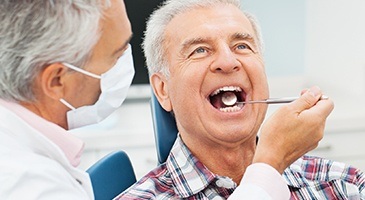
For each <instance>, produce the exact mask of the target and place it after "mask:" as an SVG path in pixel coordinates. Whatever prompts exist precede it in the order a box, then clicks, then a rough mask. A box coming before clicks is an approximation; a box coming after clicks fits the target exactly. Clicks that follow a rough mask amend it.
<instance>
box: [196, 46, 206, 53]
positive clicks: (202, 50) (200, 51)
mask: <svg viewBox="0 0 365 200" xmlns="http://www.w3.org/2000/svg"><path fill="white" fill-rule="evenodd" d="M205 52H206V50H205V49H204V48H203V47H199V48H197V49H195V51H194V53H205Z"/></svg>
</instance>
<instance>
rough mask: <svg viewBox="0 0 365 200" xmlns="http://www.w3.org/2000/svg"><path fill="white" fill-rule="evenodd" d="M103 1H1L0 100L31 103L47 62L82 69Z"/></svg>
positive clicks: (97, 30)
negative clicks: (41, 72) (37, 81)
mask: <svg viewBox="0 0 365 200" xmlns="http://www.w3.org/2000/svg"><path fill="white" fill-rule="evenodd" d="M108 6H110V2H109V0H36V1H20V0H3V1H1V3H0V24H1V26H0V98H2V99H6V100H10V101H28V102H29V101H34V100H35V94H34V91H33V89H32V86H33V82H34V80H35V78H36V77H37V75H38V74H39V72H40V71H41V70H42V69H43V68H44V67H46V66H48V65H49V64H51V63H56V62H68V63H70V64H73V65H75V66H83V64H84V63H85V62H86V61H87V59H88V58H89V56H90V54H91V50H92V48H93V47H94V45H95V44H96V42H97V41H98V39H99V37H100V28H99V20H100V18H101V17H102V15H103V10H105V8H106V7H108Z"/></svg>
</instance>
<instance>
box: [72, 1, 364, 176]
mask: <svg viewBox="0 0 365 200" xmlns="http://www.w3.org/2000/svg"><path fill="white" fill-rule="evenodd" d="M241 1H242V8H243V10H245V11H247V12H249V13H251V14H253V15H254V16H256V17H257V19H258V21H259V23H260V25H261V29H262V34H263V38H264V42H265V53H264V56H265V62H266V69H267V76H268V79H269V85H270V93H271V97H284V96H297V95H299V94H300V91H301V90H302V89H304V88H308V87H310V86H312V85H318V86H320V87H321V89H322V90H323V91H324V92H325V94H326V95H327V96H329V97H330V98H332V99H333V100H334V102H335V110H334V111H333V112H332V114H331V116H330V117H329V118H328V120H327V126H326V129H325V137H324V138H323V140H322V141H321V143H320V145H319V146H318V147H317V149H315V150H314V151H312V152H310V154H312V155H318V156H322V157H326V158H330V159H334V160H337V161H342V162H345V163H348V164H351V165H354V166H356V167H359V168H361V169H362V170H365V145H364V143H365V106H364V104H363V102H364V97H365V56H364V54H365V23H364V22H365V12H364V11H363V10H364V8H365V1H363V0H351V1H348V0H297V1H292V0H277V1H266V0H241ZM161 2H162V0H125V3H126V7H127V12H128V15H129V17H130V20H131V23H132V27H133V32H134V38H133V40H132V42H131V43H132V46H133V54H134V62H135V68H136V77H135V79H134V81H133V85H132V87H131V89H130V91H129V94H128V98H127V100H126V101H125V102H124V104H123V105H122V106H121V107H120V109H119V110H117V111H116V112H115V113H114V114H113V115H111V116H110V117H109V118H107V119H106V120H105V121H103V122H101V123H100V124H97V125H93V126H89V127H85V128H81V129H77V130H74V131H72V132H73V134H76V135H77V136H79V137H80V138H82V139H83V140H84V141H85V143H86V146H85V154H84V156H83V157H82V161H81V165H80V168H83V169H87V168H88V167H89V166H90V165H91V164H93V163H94V162H95V161H96V160H98V159H100V158H101V157H102V156H104V155H106V154H108V153H110V152H111V151H114V150H117V149H122V150H124V151H126V152H127V154H128V155H129V156H130V158H131V161H132V164H133V166H134V168H135V172H136V176H137V179H138V178H140V177H142V176H143V175H144V174H146V173H147V172H148V171H150V170H151V169H153V168H154V167H156V165H157V155H156V150H155V142H154V136H153V127H152V120H151V114H150V107H149V99H150V94H151V90H150V86H149V83H148V74H147V70H146V68H145V64H144V57H143V54H142V52H141V48H140V43H141V41H142V35H143V31H144V29H145V21H146V19H147V18H148V16H149V14H150V13H151V12H152V11H153V9H154V8H155V7H156V6H157V5H159V4H160V3H161ZM278 107H279V106H278V105H275V106H273V105H271V106H270V107H269V111H268V114H267V115H271V113H272V112H274V111H275V110H276V109H277V108H278Z"/></svg>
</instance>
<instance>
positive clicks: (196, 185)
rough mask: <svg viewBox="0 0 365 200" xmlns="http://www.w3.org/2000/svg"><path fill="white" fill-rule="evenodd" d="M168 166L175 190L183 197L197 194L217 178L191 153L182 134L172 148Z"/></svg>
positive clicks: (167, 162)
mask: <svg viewBox="0 0 365 200" xmlns="http://www.w3.org/2000/svg"><path fill="white" fill-rule="evenodd" d="M166 166H167V169H168V170H169V171H170V172H171V179H172V181H173V182H174V184H175V186H176V187H175V192H176V194H178V195H179V196H180V197H181V198H187V197H189V196H193V195H195V194H197V193H198V192H200V191H202V190H204V189H205V188H206V187H207V186H208V185H209V184H211V183H212V182H213V181H214V180H216V178H217V176H216V175H215V174H213V173H212V172H211V171H209V170H208V169H207V168H206V167H205V166H204V165H203V163H201V162H200V161H199V160H198V159H197V158H196V157H195V156H194V155H192V154H191V152H190V151H189V149H188V148H187V146H186V145H185V144H184V142H183V141H182V140H181V138H180V135H178V137H177V139H176V141H175V144H174V146H173V147H172V149H171V152H170V155H169V157H168V159H167V161H166Z"/></svg>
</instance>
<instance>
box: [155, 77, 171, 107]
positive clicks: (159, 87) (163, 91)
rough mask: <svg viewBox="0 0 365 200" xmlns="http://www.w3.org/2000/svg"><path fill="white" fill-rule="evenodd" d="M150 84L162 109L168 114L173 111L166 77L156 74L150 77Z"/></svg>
mask: <svg viewBox="0 0 365 200" xmlns="http://www.w3.org/2000/svg"><path fill="white" fill-rule="evenodd" d="M150 84H151V87H152V89H153V92H154V93H155V95H156V98H157V100H158V102H160V104H161V106H162V108H163V109H165V110H166V111H167V112H170V111H172V105H171V101H170V97H169V92H168V87H167V86H168V85H167V79H166V77H165V76H164V75H162V74H161V73H154V74H152V75H151V77H150Z"/></svg>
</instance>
